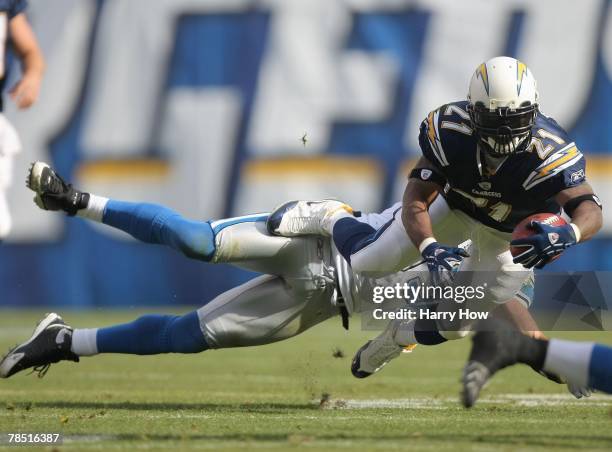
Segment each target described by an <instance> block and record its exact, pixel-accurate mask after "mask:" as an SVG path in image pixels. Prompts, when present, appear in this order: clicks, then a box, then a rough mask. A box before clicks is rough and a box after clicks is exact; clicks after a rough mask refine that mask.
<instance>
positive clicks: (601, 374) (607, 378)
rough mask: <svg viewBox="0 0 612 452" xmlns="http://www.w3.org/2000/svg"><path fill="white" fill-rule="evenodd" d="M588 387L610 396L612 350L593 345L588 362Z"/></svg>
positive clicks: (611, 386) (611, 389)
mask: <svg viewBox="0 0 612 452" xmlns="http://www.w3.org/2000/svg"><path fill="white" fill-rule="evenodd" d="M589 386H590V387H592V388H593V389H597V390H598V391H603V392H607V393H608V394H612V348H610V347H606V346H605V345H600V344H595V346H594V347H593V352H592V353H591V360H590V362H589Z"/></svg>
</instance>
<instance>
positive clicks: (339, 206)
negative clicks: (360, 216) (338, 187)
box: [266, 199, 353, 237]
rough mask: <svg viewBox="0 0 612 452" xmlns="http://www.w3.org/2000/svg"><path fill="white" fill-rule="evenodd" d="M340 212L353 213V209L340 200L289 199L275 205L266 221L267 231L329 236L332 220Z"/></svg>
mask: <svg viewBox="0 0 612 452" xmlns="http://www.w3.org/2000/svg"><path fill="white" fill-rule="evenodd" d="M340 213H345V214H349V215H353V209H352V208H351V207H350V206H349V205H347V204H344V203H343V202H341V201H336V200H333V199H324V200H322V201H290V202H287V203H285V204H283V205H281V206H280V207H277V208H276V209H275V210H274V212H272V213H271V214H270V216H269V217H268V220H267V222H266V226H267V228H268V232H269V233H270V234H273V235H280V236H283V237H295V236H299V235H323V236H330V235H331V229H332V226H333V220H334V219H335V218H337V215H338V214H340Z"/></svg>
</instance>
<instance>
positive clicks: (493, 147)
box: [467, 102, 537, 157]
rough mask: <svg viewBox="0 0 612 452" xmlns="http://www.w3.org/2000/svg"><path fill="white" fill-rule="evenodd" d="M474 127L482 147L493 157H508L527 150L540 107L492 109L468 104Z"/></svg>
mask: <svg viewBox="0 0 612 452" xmlns="http://www.w3.org/2000/svg"><path fill="white" fill-rule="evenodd" d="M467 110H468V113H469V114H470V119H471V121H472V126H473V128H474V132H475V134H476V136H477V137H478V138H479V141H480V143H481V145H483V147H484V148H485V150H487V151H488V152H489V153H490V154H492V155H494V156H498V157H500V156H506V155H510V154H514V153H518V152H523V151H524V150H525V149H527V147H528V145H529V143H530V141H531V140H530V137H531V128H532V127H533V124H534V123H535V117H536V113H537V104H532V103H529V105H525V106H522V107H519V108H515V109H511V108H509V107H498V108H495V109H493V110H490V109H488V108H486V107H485V106H484V104H483V103H482V102H476V104H475V105H472V104H469V105H468V108H467Z"/></svg>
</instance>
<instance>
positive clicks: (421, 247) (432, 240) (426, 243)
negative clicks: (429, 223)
mask: <svg viewBox="0 0 612 452" xmlns="http://www.w3.org/2000/svg"><path fill="white" fill-rule="evenodd" d="M436 242H437V240H436V239H435V238H433V237H427V238H426V239H425V240H423V241H422V242H421V244H420V245H419V253H421V254H423V250H424V249H425V248H427V247H428V246H429V245H431V244H432V243H436Z"/></svg>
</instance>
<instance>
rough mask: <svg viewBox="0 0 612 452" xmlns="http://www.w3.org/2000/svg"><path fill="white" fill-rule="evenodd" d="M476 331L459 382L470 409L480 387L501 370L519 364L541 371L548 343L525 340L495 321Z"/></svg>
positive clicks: (465, 403)
mask: <svg viewBox="0 0 612 452" xmlns="http://www.w3.org/2000/svg"><path fill="white" fill-rule="evenodd" d="M478 329H479V331H478V332H477V333H476V334H474V336H473V337H472V351H471V352H470V357H469V359H468V362H467V364H466V365H465V368H464V369H463V377H462V379H461V381H462V384H463V389H462V392H461V402H462V403H463V406H465V407H466V408H470V407H472V406H474V404H475V403H476V401H477V400H478V396H479V395H480V391H481V390H482V388H483V387H484V385H485V384H486V383H487V382H488V381H489V380H490V379H491V377H493V375H495V373H496V372H497V371H499V370H501V369H503V368H504V367H508V366H511V365H513V364H517V363H523V364H527V365H529V366H531V367H532V368H533V369H534V370H535V371H537V372H541V368H542V366H543V364H544V358H545V356H546V350H547V348H548V341H545V340H539V339H534V338H531V337H528V336H526V335H524V334H523V333H521V332H519V331H517V330H516V329H514V328H512V326H510V325H509V324H507V323H505V322H501V321H498V320H487V321H484V322H481V323H479V325H478Z"/></svg>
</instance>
